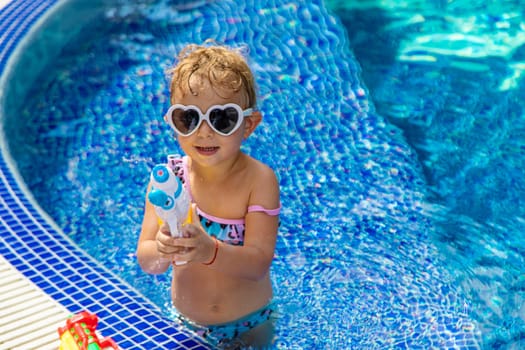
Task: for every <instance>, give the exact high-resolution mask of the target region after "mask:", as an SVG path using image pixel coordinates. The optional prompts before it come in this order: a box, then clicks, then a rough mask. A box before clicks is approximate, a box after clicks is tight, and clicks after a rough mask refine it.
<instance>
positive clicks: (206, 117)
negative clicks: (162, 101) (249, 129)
mask: <svg viewBox="0 0 525 350" xmlns="http://www.w3.org/2000/svg"><path fill="white" fill-rule="evenodd" d="M230 107H232V108H233V109H235V110H236V111H237V113H238V114H239V116H242V117H243V118H239V119H238V120H237V123H236V124H235V126H234V127H233V129H231V130H230V132H228V133H223V132H221V131H219V130H217V129H215V127H214V126H213V125H212V123H211V121H210V112H211V111H213V110H214V109H220V110H225V109H226V108H230ZM175 109H181V110H183V111H187V110H195V111H197V113H198V114H199V122H198V123H197V126H195V128H194V129H193V130H192V131H190V132H189V133H187V134H183V133H182V132H180V131H179V129H177V128H176V127H175V124H174V123H173V119H172V117H171V114H172V113H173V111H174V110H175ZM252 114H253V108H247V109H245V110H243V109H242V108H241V106H239V105H238V104H236V103H227V104H224V105H213V106H211V107H210V108H208V110H207V111H206V113H204V114H203V113H202V111H201V110H200V108H199V107H197V106H195V105H183V104H180V103H176V104H174V105H172V106H170V108H169V109H168V111H167V112H166V114H165V117H164V119H165V120H166V121H167V122H168V124H169V126H170V127H171V128H172V129H173V130H174V131H175V132H176V133H177V134H179V135H180V136H191V135H193V134H194V133H195V132H196V131H197V130H198V129H199V128H200V126H201V124H202V122H203V121H206V122H207V123H208V125H209V127H210V128H211V129H212V130H213V131H214V132H216V133H217V134H219V135H221V136H230V135H231V134H233V133H234V132H236V131H237V130H238V129H239V127H240V126H241V124H242V122H243V120H244V118H246V117H249V116H251V115H252Z"/></svg>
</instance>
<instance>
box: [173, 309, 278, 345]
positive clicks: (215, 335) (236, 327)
mask: <svg viewBox="0 0 525 350" xmlns="http://www.w3.org/2000/svg"><path fill="white" fill-rule="evenodd" d="M273 313H274V308H273V305H272V303H269V304H268V305H266V306H264V307H262V308H260V309H259V310H257V311H254V312H252V313H250V314H248V315H246V316H244V317H241V318H239V319H237V320H235V321H231V322H226V323H220V324H213V325H200V324H198V323H195V322H193V321H191V320H189V319H188V318H186V317H184V316H183V315H180V314H179V315H178V319H179V322H180V323H181V324H182V325H183V326H184V327H186V328H187V329H189V330H191V331H193V332H195V333H197V334H198V335H199V336H200V337H202V338H204V339H205V340H206V342H207V343H208V344H210V345H212V346H214V347H220V346H228V345H229V344H230V343H232V342H234V341H235V340H237V339H238V338H239V336H241V335H242V334H244V333H246V332H248V331H249V330H251V329H253V328H255V327H257V326H259V325H261V324H263V323H264V322H266V321H268V320H270V319H272V314H273Z"/></svg>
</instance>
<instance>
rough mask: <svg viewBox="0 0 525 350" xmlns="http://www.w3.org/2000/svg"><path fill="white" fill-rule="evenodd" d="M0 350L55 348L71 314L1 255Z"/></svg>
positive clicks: (44, 349)
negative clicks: (60, 328) (59, 333)
mask: <svg viewBox="0 0 525 350" xmlns="http://www.w3.org/2000/svg"><path fill="white" fill-rule="evenodd" d="M0 276H1V278H0V281H1V282H0V349H6V350H7V349H10V350H11V349H12V350H15V349H20V350H22V349H23V350H31V349H38V350H40V349H42V350H46V349H54V350H56V349H57V348H58V345H59V339H58V332H57V328H58V327H59V326H63V325H64V324H65V321H66V319H67V318H68V316H69V315H70V313H69V312H68V311H67V309H65V308H64V307H63V306H62V305H60V304H59V303H57V302H56V301H54V300H53V299H51V297H49V296H48V295H47V294H45V293H44V292H43V291H42V290H40V289H39V288H38V287H37V286H36V285H34V284H33V283H32V282H31V281H29V280H28V279H27V278H26V277H24V276H23V275H22V274H21V273H20V272H18V271H17V270H16V269H15V268H14V267H13V266H11V264H9V263H8V262H7V261H6V260H5V259H4V257H3V256H1V255H0Z"/></svg>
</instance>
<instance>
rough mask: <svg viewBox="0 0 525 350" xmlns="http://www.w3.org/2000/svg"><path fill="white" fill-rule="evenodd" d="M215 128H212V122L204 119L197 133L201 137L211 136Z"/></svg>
mask: <svg viewBox="0 0 525 350" xmlns="http://www.w3.org/2000/svg"><path fill="white" fill-rule="evenodd" d="M213 132H214V131H213V129H212V128H211V126H210V124H208V122H207V121H206V120H203V122H202V123H201V125H199V129H198V130H197V135H198V136H201V137H209V136H210V135H212V133H213Z"/></svg>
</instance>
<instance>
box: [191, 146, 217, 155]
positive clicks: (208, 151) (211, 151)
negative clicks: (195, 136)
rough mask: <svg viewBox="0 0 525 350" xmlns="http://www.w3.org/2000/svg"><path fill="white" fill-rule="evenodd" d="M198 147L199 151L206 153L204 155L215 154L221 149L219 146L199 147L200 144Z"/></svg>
mask: <svg viewBox="0 0 525 350" xmlns="http://www.w3.org/2000/svg"><path fill="white" fill-rule="evenodd" d="M196 148H197V152H199V153H200V154H204V155H210V154H214V153H215V152H217V150H218V149H219V147H199V146H197V147H196Z"/></svg>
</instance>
